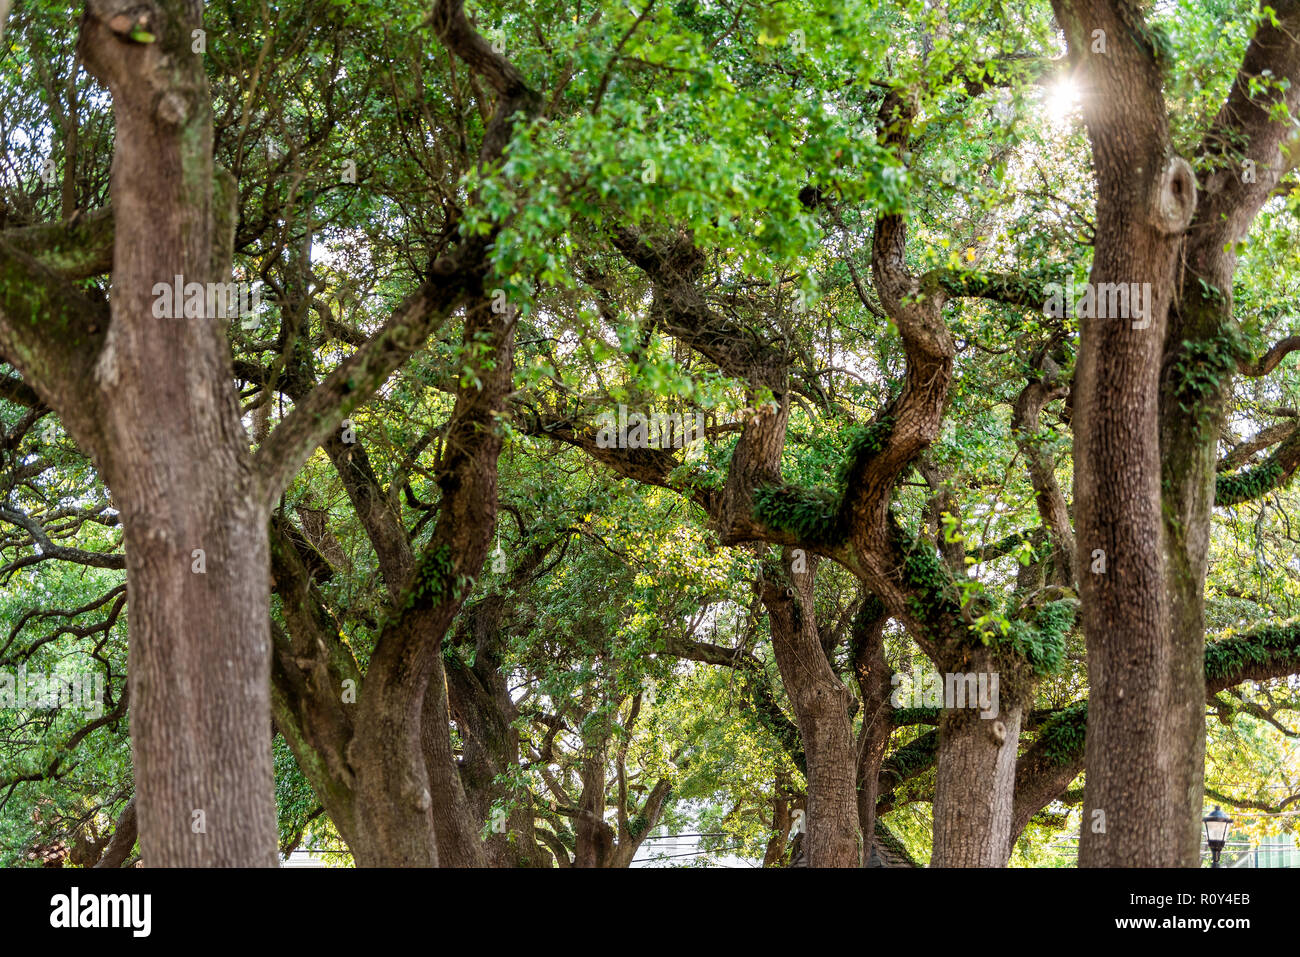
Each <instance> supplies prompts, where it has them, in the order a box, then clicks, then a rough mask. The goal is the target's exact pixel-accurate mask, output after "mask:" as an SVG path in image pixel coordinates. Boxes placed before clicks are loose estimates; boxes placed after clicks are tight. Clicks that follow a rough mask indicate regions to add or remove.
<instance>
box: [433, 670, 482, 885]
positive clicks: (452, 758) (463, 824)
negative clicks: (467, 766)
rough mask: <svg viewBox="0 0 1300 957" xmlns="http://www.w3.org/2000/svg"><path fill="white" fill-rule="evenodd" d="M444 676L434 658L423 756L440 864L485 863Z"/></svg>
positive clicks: (446, 865)
mask: <svg viewBox="0 0 1300 957" xmlns="http://www.w3.org/2000/svg"><path fill="white" fill-rule="evenodd" d="M450 727H451V711H450V708H449V707H448V704H447V676H446V673H445V672H444V670H443V665H442V659H441V657H439V658H438V659H437V660H435V661H434V673H433V677H432V678H431V679H430V681H429V687H428V688H427V689H426V690H425V693H424V721H423V725H422V732H423V735H424V741H423V745H424V759H425V763H426V764H427V766H428V771H429V788H430V791H431V794H432V797H433V833H434V840H435V841H436V842H437V845H438V863H439V864H440V865H441V866H442V867H486V866H487V863H488V862H487V858H486V855H485V854H484V848H483V842H482V841H481V840H480V839H479V824H480V822H481V821H482V820H483V818H482V817H480V816H479V815H477V814H475V813H474V809H473V808H472V807H471V806H470V802H469V800H468V799H467V798H466V796H465V788H464V787H463V786H462V784H461V778H460V770H459V769H458V768H457V766H456V755H455V753H454V752H453V751H452V747H451V737H450V734H449V728H450Z"/></svg>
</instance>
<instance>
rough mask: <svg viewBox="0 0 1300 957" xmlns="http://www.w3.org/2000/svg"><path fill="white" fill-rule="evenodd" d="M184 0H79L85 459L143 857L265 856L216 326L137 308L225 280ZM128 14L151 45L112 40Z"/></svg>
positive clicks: (263, 762)
mask: <svg viewBox="0 0 1300 957" xmlns="http://www.w3.org/2000/svg"><path fill="white" fill-rule="evenodd" d="M196 7H197V5H195V4H191V3H183V2H155V3H152V4H144V5H136V4H127V3H125V2H113V0H94V2H91V3H90V4H89V12H88V15H87V18H86V20H85V22H84V24H83V31H82V37H81V43H80V49H81V52H82V55H83V57H84V58H85V62H86V65H87V67H88V69H90V70H91V72H92V73H93V74H94V75H95V76H96V77H97V78H98V79H99V80H100V81H101V82H103V83H104V84H105V85H107V86H108V88H109V90H110V91H111V93H112V96H113V105H114V117H115V122H116V127H117V128H116V144H115V152H114V158H113V176H112V198H113V210H114V217H115V229H116V234H115V248H114V259H113V263H114V268H113V286H112V296H111V302H112V322H111V325H110V327H109V332H108V336H107V340H106V342H105V344H104V348H103V351H102V353H101V355H100V358H99V361H98V365H97V367H96V385H97V387H98V389H99V391H100V393H101V396H102V407H103V410H104V420H105V421H104V422H103V423H102V428H103V432H104V439H105V441H104V443H103V448H102V449H100V450H99V451H100V455H99V456H98V459H99V465H100V467H101V469H102V471H103V474H104V476H105V478H106V479H107V480H108V483H109V485H110V487H111V488H112V489H113V492H114V495H115V497H116V499H117V501H118V502H119V503H120V506H121V509H122V523H123V527H124V529H125V541H126V556H127V582H128V588H129V593H130V627H131V642H130V653H129V674H130V681H131V737H132V744H133V751H134V757H135V765H136V796H137V805H138V815H139V825H140V844H141V853H142V857H143V860H144V862H145V863H146V864H147V865H150V866H175V865H243V866H250V865H254V866H256V865H260V866H274V865H275V863H276V852H275V849H276V824H275V803H274V790H273V780H272V772H271V747H270V745H271V708H270V680H269V678H270V636H269V599H268V596H269V582H268V578H267V543H266V521H267V514H266V512H265V510H264V507H263V506H262V505H261V504H260V503H261V498H262V496H261V494H260V489H259V488H258V487H257V481H256V479H255V477H254V473H253V470H252V467H251V462H250V459H249V457H248V438H247V435H246V434H245V433H244V430H243V427H242V425H241V423H240V418H239V408H238V403H237V399H236V396H235V393H234V391H233V389H232V388H231V371H230V357H229V349H228V346H227V344H226V338H225V330H224V323H221V322H217V321H213V320H210V319H207V318H201V317H193V318H178V319H164V318H157V317H156V316H155V315H154V313H153V305H154V301H155V298H156V297H155V295H154V292H153V290H154V286H155V284H156V283H168V284H170V283H171V282H172V281H173V280H174V277H176V276H178V275H179V276H182V277H183V282H185V283H190V282H200V283H203V282H207V281H210V280H214V279H217V278H222V279H224V276H223V275H220V273H219V272H218V270H219V269H220V268H221V263H220V262H219V261H218V260H220V259H221V258H222V250H221V249H220V248H218V250H217V252H216V253H215V254H214V244H213V235H214V215H213V209H212V196H213V167H212V155H211V154H212V132H211V116H210V110H209V105H208V92H207V83H206V78H205V75H204V72H203V66H202V63H201V61H200V59H199V58H198V56H197V55H195V54H193V53H191V51H190V40H189V36H190V30H191V28H193V27H198V26H199V25H200V21H199V19H198V18H199V15H200V13H201V10H200V9H196ZM142 18H143V20H144V21H146V22H145V23H144V24H143V28H145V29H147V31H149V32H152V33H154V34H155V35H156V37H157V39H156V41H155V42H151V43H140V42H136V41H135V40H132V39H131V38H130V37H129V35H128V34H129V33H130V31H131V30H132V29H133V28H135V27H136V26H140V25H141V20H142ZM218 212H219V213H220V212H221V211H218ZM226 255H228V250H227V251H226Z"/></svg>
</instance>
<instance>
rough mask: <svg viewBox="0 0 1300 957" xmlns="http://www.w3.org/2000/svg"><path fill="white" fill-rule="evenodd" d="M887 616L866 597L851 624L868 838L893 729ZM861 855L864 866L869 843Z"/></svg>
mask: <svg viewBox="0 0 1300 957" xmlns="http://www.w3.org/2000/svg"><path fill="white" fill-rule="evenodd" d="M887 620H888V617H887V615H886V613H885V609H884V606H883V605H881V604H880V602H879V600H878V599H876V598H875V597H874V596H868V597H867V599H866V601H865V603H864V605H863V607H862V608H861V609H860V610H859V611H858V614H857V616H856V617H855V618H854V621H853V635H852V653H853V673H854V677H855V678H856V680H857V683H858V693H859V694H860V695H861V697H862V730H861V731H860V732H859V733H858V745H857V750H858V768H857V785H858V830H859V832H860V833H861V834H862V835H863V836H864V838H866V837H869V836H870V835H873V834H875V833H876V802H877V801H878V800H879V799H880V767H881V765H882V764H883V763H884V761H885V749H886V747H888V745H889V736H890V734H891V733H892V732H893V730H894V723H893V720H892V717H891V715H892V711H893V705H892V704H891V702H890V700H889V698H890V693H891V687H892V685H891V682H890V678H891V677H892V675H891V672H890V669H889V663H888V662H887V661H886V660H885V642H884V628H885V622H886V621H887ZM867 848H868V850H867V851H866V852H865V853H864V854H863V855H862V858H863V866H866V864H867V863H868V860H869V858H870V844H869V843H868V844H867Z"/></svg>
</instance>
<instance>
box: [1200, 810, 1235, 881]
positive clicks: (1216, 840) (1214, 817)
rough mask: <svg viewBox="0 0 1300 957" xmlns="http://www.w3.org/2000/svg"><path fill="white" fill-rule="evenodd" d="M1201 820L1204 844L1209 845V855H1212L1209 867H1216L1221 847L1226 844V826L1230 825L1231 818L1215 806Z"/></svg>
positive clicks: (1221, 850)
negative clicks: (1203, 823) (1203, 829)
mask: <svg viewBox="0 0 1300 957" xmlns="http://www.w3.org/2000/svg"><path fill="white" fill-rule="evenodd" d="M1201 820H1202V821H1203V822H1205V843H1207V844H1209V845H1210V853H1211V854H1213V855H1214V859H1213V860H1212V861H1211V862H1210V866H1211V867H1218V866H1219V855H1220V854H1221V853H1222V852H1223V845H1224V844H1226V843H1227V840H1228V826H1229V825H1230V824H1232V818H1230V817H1228V815H1226V814H1224V813H1223V811H1222V810H1221V809H1220V808H1219V806H1218V805H1217V804H1216V805H1214V810H1213V811H1211V812H1210V813H1209V814H1207V815H1205V817H1203V818H1201Z"/></svg>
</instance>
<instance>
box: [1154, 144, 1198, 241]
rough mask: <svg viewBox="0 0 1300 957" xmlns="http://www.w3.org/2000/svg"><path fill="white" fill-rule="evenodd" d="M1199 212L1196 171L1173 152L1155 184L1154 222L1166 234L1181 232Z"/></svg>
mask: <svg viewBox="0 0 1300 957" xmlns="http://www.w3.org/2000/svg"><path fill="white" fill-rule="evenodd" d="M1195 212H1196V174H1195V173H1194V172H1192V167H1191V164H1189V163H1188V162H1187V160H1185V159H1183V158H1182V157H1181V156H1171V157H1170V158H1169V160H1168V162H1166V163H1165V168H1164V170H1163V171H1162V172H1161V173H1160V179H1159V181H1158V182H1157V184H1156V195H1155V205H1154V209H1153V210H1152V217H1151V218H1152V225H1153V226H1155V228H1156V229H1158V230H1159V231H1160V232H1162V233H1164V234H1165V235H1174V234H1175V233H1181V232H1182V231H1183V230H1184V229H1186V228H1187V226H1188V224H1189V223H1191V221H1192V215H1193V214H1194V213H1195Z"/></svg>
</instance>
